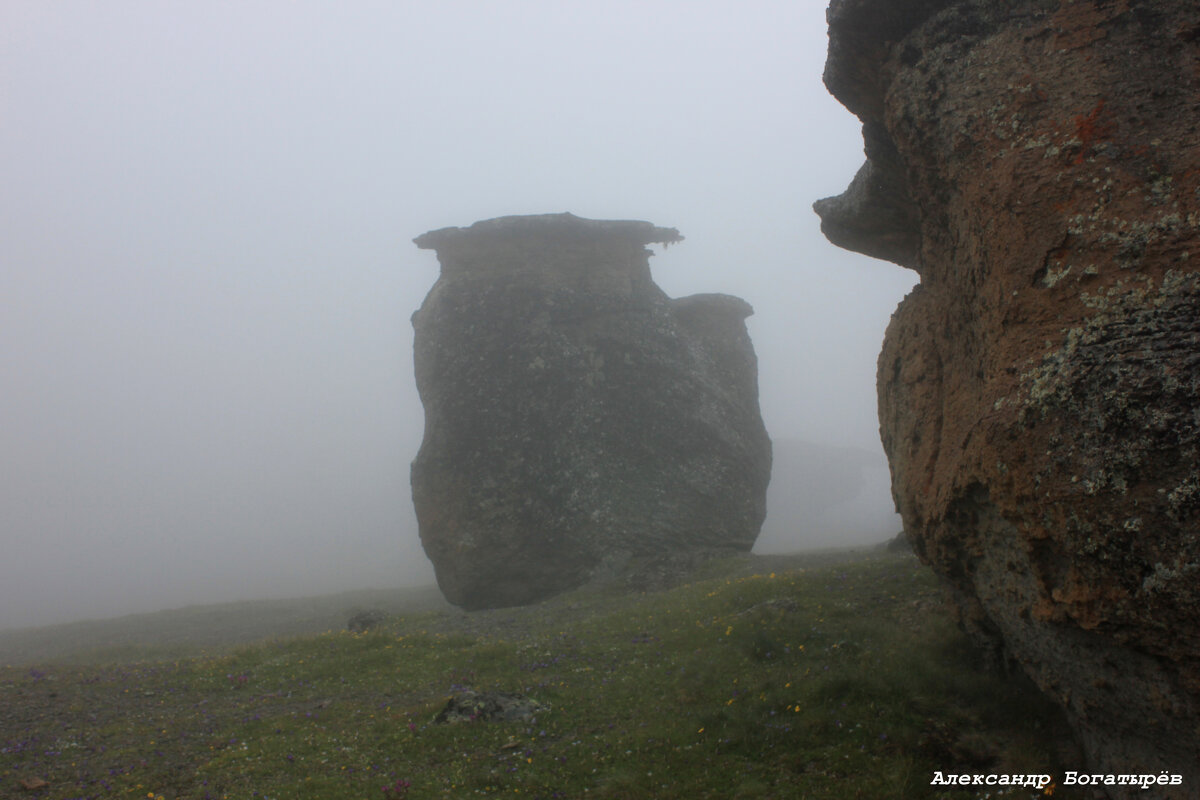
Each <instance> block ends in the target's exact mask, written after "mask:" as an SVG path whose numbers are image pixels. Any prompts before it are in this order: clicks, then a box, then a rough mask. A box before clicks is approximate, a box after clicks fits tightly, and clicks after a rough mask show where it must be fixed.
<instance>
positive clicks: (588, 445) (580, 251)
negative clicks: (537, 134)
mask: <svg viewBox="0 0 1200 800" xmlns="http://www.w3.org/2000/svg"><path fill="white" fill-rule="evenodd" d="M681 239H682V237H681V236H680V235H679V233H678V231H676V230H674V229H673V228H660V227H656V226H654V225H651V224H650V223H648V222H638V221H605V220H587V219H580V218H579V217H576V216H573V215H571V214H547V215H538V216H528V217H502V218H499V219H494V220H487V221H484V222H479V223H476V224H474V225H472V226H471V227H469V228H445V229H442V230H438V231H433V232H431V233H427V234H424V235H422V236H420V237H418V238H417V239H416V243H417V245H418V246H420V247H424V248H431V249H434V250H436V251H437V254H438V260H439V262H440V263H441V276H440V277H439V279H438V281H437V283H436V284H435V285H434V287H433V289H432V290H431V291H430V293H429V296H428V297H427V298H426V299H425V302H424V304H423V305H422V306H421V309H420V310H419V311H418V312H417V313H416V314H415V315H413V326H414V329H415V345H414V354H415V364H416V377H417V388H418V390H419V391H420V394H421V400H422V403H423V404H424V406H425V438H424V441H423V443H422V445H421V450H420V452H419V454H418V455H417V458H416V460H415V461H414V463H413V469H412V488H413V501H414V504H415V506H416V511H417V518H418V522H419V525H420V533H421V541H422V544H423V545H424V547H425V551H426V553H427V554H428V555H429V558H430V560H431V561H432V562H433V564H434V568H435V570H436V572H437V578H438V584H439V585H440V586H441V588H442V591H443V593H444V594H445V595H446V597H447V598H448V599H449V600H450V601H451V602H453V603H455V604H457V605H460V606H463V607H465V608H468V609H477V608H494V607H501V606H511V605H521V604H526V603H532V602H536V601H538V600H541V599H544V598H546V597H549V596H551V595H553V594H555V593H558V592H561V591H564V590H566V589H570V588H573V587H576V586H579V585H580V584H582V583H584V582H585V581H587V580H589V579H590V578H591V577H592V576H593V575H594V574H596V573H597V571H598V570H599V571H605V570H609V569H610V568H612V567H613V565H616V564H620V563H622V562H625V561H628V560H629V559H636V558H639V557H643V558H644V557H657V556H669V555H672V554H681V553H695V552H697V551H706V552H710V551H722V550H724V551H748V550H749V549H750V548H751V547H752V546H753V544H754V540H755V538H756V537H757V536H758V532H759V529H760V528H761V526H762V522H763V518H764V516H765V514H766V487H767V482H768V480H769V478H770V469H771V444H770V440H769V439H768V438H767V433H766V430H765V428H764V427H763V423H762V418H761V415H760V413H759V408H758V371H757V362H756V359H755V356H754V349H753V347H752V345H751V343H750V337H749V334H748V333H747V331H746V324H745V319H746V317H748V316H750V314H751V313H753V312H752V309H751V308H750V305H749V304H748V303H746V302H745V301H743V300H741V299H739V298H736V297H730V296H728V295H696V296H693V297H685V298H680V299H675V300H673V299H671V298H668V297H667V296H666V295H665V294H664V293H663V292H662V290H661V289H659V287H658V286H657V285H655V283H654V281H653V280H652V279H651V276H650V266H649V263H650V262H649V258H650V255H651V252H650V251H649V250H647V249H646V245H647V244H650V243H654V242H658V243H663V244H670V243H674V242H678V241H680V240H681Z"/></svg>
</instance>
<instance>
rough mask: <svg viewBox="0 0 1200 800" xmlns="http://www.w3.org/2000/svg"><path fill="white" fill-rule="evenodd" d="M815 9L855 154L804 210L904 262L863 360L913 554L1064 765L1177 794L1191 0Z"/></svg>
mask: <svg viewBox="0 0 1200 800" xmlns="http://www.w3.org/2000/svg"><path fill="white" fill-rule="evenodd" d="M829 23H830V48H829V61H828V63H827V66H826V73H825V80H826V84H827V85H828V86H829V88H830V90H831V91H832V92H833V93H834V94H835V95H836V96H837V97H838V98H839V99H840V100H841V101H842V102H843V103H844V104H845V105H846V106H847V107H848V108H849V109H850V110H851V111H853V112H854V113H855V114H856V115H858V116H859V117H860V118H861V120H862V122H863V132H864V139H865V141H866V151H867V158H868V161H867V164H866V165H865V166H864V167H863V169H862V170H861V171H860V172H859V174H858V176H857V177H856V178H855V179H854V181H853V183H852V184H851V187H850V189H849V190H847V192H846V193H845V194H843V195H842V196H841V197H837V198H830V199H827V200H822V201H820V202H818V203H817V204H816V209H817V212H818V213H819V214H820V215H821V217H822V223H823V225H822V226H823V229H824V230H825V232H826V234H827V235H828V237H829V238H830V240H831V241H833V242H835V243H837V244H840V245H842V246H844V247H848V248H850V249H854V250H858V251H861V252H863V253H867V254H870V255H874V256H878V257H881V258H886V259H889V260H892V261H895V262H896V263H898V264H901V265H903V266H906V267H910V268H912V269H915V270H916V271H917V272H918V273H919V274H920V277H921V281H920V285H919V286H918V287H917V288H916V289H915V290H914V291H913V292H912V294H910V295H909V296H908V297H907V298H906V299H905V300H904V301H903V303H902V304H901V305H900V307H899V309H898V310H897V311H896V314H895V316H894V317H893V319H892V322H891V325H890V327H889V329H888V333H887V337H886V341H885V343H884V347H883V353H882V354H881V356H880V359H879V407H880V421H881V427H882V435H883V442H884V447H885V450H886V451H887V454H888V458H889V460H890V463H891V468H892V474H893V492H894V495H895V497H896V501H897V503H898V506H899V510H900V512H901V514H902V515H903V518H904V525H905V528H906V530H907V532H908V535H909V537H910V539H911V540H912V542H913V545H914V548H915V549H916V551H917V553H918V554H919V555H920V557H921V558H922V559H923V560H925V561H926V562H927V563H929V564H930V565H932V566H933V568H934V569H935V570H936V571H937V572H938V573H939V574H940V575H941V576H942V577H943V578H944V579H945V580H946V582H947V583H948V584H949V586H951V587H952V589H953V592H954V593H955V595H956V597H957V599H958V605H959V608H960V610H961V614H962V619H963V621H964V623H965V625H966V626H967V627H968V628H969V630H971V631H972V632H973V633H974V634H975V636H976V637H977V639H978V640H979V641H980V642H981V643H983V644H984V645H985V646H986V647H988V648H990V649H991V651H992V652H993V654H994V655H995V656H996V657H997V658H998V659H1003V660H1010V661H1011V662H1015V663H1016V664H1019V665H1020V666H1021V667H1022V668H1023V669H1024V670H1025V671H1026V672H1028V673H1029V674H1030V675H1031V676H1032V677H1033V678H1034V680H1035V681H1036V682H1037V683H1038V684H1039V685H1040V686H1041V687H1042V688H1043V689H1044V690H1045V691H1046V692H1047V693H1049V694H1050V695H1051V696H1053V697H1055V698H1057V699H1058V700H1059V702H1061V704H1062V705H1063V707H1064V708H1065V709H1066V710H1067V712H1068V715H1069V717H1070V718H1071V719H1072V721H1073V722H1074V724H1075V726H1076V728H1077V730H1078V731H1079V733H1080V736H1081V738H1082V741H1083V744H1084V746H1085V749H1086V750H1087V752H1088V755H1089V756H1090V758H1091V760H1092V763H1091V764H1090V765H1088V768H1089V769H1091V770H1092V771H1095V772H1103V773H1112V774H1152V773H1153V774H1155V775H1157V774H1159V773H1160V772H1161V771H1166V772H1168V773H1172V774H1176V775H1182V776H1184V777H1183V780H1184V787H1183V788H1180V787H1178V786H1174V787H1173V786H1158V787H1156V788H1155V792H1156V794H1155V796H1156V797H1171V798H1176V797H1178V798H1183V797H1195V796H1196V795H1195V792H1197V791H1200V758H1197V753H1200V269H1198V268H1200V146H1198V143H1200V6H1198V5H1197V4H1196V3H1195V2H1193V0H1159V1H1158V2H1137V1H1136V0H1112V1H1111V2H1100V1H1099V0H1074V1H1073V0H1061V2H1059V1H1058V0H1013V1H1011V2H1009V1H1007V0H1006V2H995V1H988V0H835V1H834V2H833V4H832V6H831V7H830V10H829ZM1105 789H1106V790H1107V791H1109V792H1110V794H1111V795H1112V796H1114V797H1126V796H1130V797H1131V796H1139V797H1140V796H1144V795H1143V793H1141V790H1140V789H1137V788H1130V787H1128V786H1126V787H1121V786H1107V787H1105Z"/></svg>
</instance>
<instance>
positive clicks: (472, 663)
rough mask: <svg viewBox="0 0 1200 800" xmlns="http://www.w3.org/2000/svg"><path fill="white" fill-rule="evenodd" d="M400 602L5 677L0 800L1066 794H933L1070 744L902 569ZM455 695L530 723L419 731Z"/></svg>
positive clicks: (779, 572)
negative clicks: (285, 630)
mask: <svg viewBox="0 0 1200 800" xmlns="http://www.w3.org/2000/svg"><path fill="white" fill-rule="evenodd" d="M248 608H252V606H248ZM412 608H413V609H414V610H412V611H405V610H404V609H402V608H400V609H389V610H392V611H393V614H392V615H391V616H389V617H388V618H387V620H386V621H385V622H383V623H382V624H380V625H379V626H377V627H375V628H373V629H371V630H369V631H367V632H363V633H351V632H348V631H346V630H342V629H335V628H333V627H331V628H330V629H329V630H327V631H325V632H321V633H310V634H303V635H289V636H286V637H281V636H275V637H270V638H260V639H259V640H258V641H255V642H253V643H245V642H243V643H240V644H235V645H229V644H225V645H222V644H220V643H217V644H213V645H211V646H209V645H206V646H205V647H204V648H203V649H201V648H199V647H196V646H195V645H191V646H184V645H182V644H180V643H179V642H167V643H165V644H163V645H162V646H161V647H156V646H154V645H152V644H149V645H148V644H141V645H137V646H136V647H135V646H133V645H128V646H125V645H123V646H122V647H120V648H117V649H116V650H109V651H105V650H103V649H101V650H96V649H92V650H90V652H91V657H89V658H80V657H67V656H66V655H63V656H62V657H61V658H58V659H56V660H54V661H52V662H50V663H36V664H30V663H22V664H20V665H16V664H14V665H10V666H6V667H2V668H0V797H3V798H26V797H28V798H52V799H53V800H68V799H69V798H146V799H148V800H161V799H162V798H166V799H167V800H175V799H176V798H180V799H182V798H188V799H189V800H193V799H194V800H201V799H204V800H208V799H210V798H239V800H241V799H245V800H250V799H252V798H258V799H260V800H267V799H268V798H270V799H271V800H276V799H278V800H306V799H310V800H318V799H319V800H339V799H341V798H347V799H349V798H354V800H362V799H364V798H366V799H373V800H395V799H396V798H410V799H412V800H418V799H419V798H446V797H448V798H455V797H476V796H495V797H502V796H503V797H523V798H544V799H547V800H548V799H549V798H585V797H586V798H679V799H680V800H682V799H683V798H688V800H692V799H693V798H821V799H822V800H826V799H830V800H837V798H927V797H946V798H992V797H995V798H999V797H1012V798H1029V797H1043V796H1048V795H1049V794H1050V793H1051V792H1052V793H1053V794H1054V796H1055V797H1059V798H1062V797H1068V798H1070V797H1073V796H1078V795H1072V794H1071V793H1070V792H1068V791H1066V790H1065V789H1064V788H1062V787H1052V788H1050V789H1048V790H1047V791H1046V792H1040V791H1039V792H1035V791H1033V790H1032V789H1029V788H1022V789H1019V790H1017V789H1014V790H1001V789H1000V788H998V787H992V788H991V789H990V791H982V792H981V791H979V790H978V789H975V790H968V789H962V788H955V789H952V790H947V789H945V788H944V787H937V786H931V785H930V781H931V779H932V777H933V774H934V772H935V771H936V770H941V771H943V772H956V773H961V772H970V773H1000V774H1007V773H1050V774H1054V775H1062V774H1063V771H1064V769H1071V768H1077V767H1078V762H1073V761H1072V762H1071V763H1066V764H1063V763H1059V761H1058V759H1068V760H1070V759H1073V758H1074V756H1073V755H1072V751H1071V748H1070V746H1069V744H1068V736H1067V733H1066V731H1065V729H1064V727H1063V724H1062V722H1061V719H1060V718H1059V717H1058V716H1057V715H1056V713H1055V712H1054V711H1053V709H1052V708H1051V707H1050V706H1049V705H1048V704H1047V703H1046V702H1045V701H1043V700H1042V698H1041V697H1040V696H1039V695H1038V694H1037V693H1036V691H1034V690H1033V689H1032V687H1030V686H1029V685H1028V684H1026V683H1024V682H1022V681H1018V680H1007V679H1004V678H1001V677H997V676H992V675H987V674H984V673H983V672H981V671H980V670H979V669H978V667H977V664H976V661H975V655H974V653H973V652H972V651H971V649H970V647H969V646H968V645H967V643H966V641H965V640H964V638H963V637H962V635H961V634H960V633H959V632H958V631H957V630H956V628H955V627H954V625H953V623H952V621H951V619H950V616H949V614H948V612H947V610H946V608H945V607H944V605H943V601H942V595H941V592H940V590H939V589H938V588H937V585H936V583H935V581H934V578H933V576H932V575H931V574H930V573H929V572H928V570H926V569H924V568H922V567H921V566H920V565H919V564H918V562H917V561H916V560H915V559H914V558H912V557H911V556H902V555H893V554H885V553H883V552H882V551H872V552H870V553H864V552H859V553H856V554H847V555H845V557H834V558H830V557H825V558H822V559H812V558H803V557H789V558H783V557H762V558H755V557H750V558H740V559H729V560H726V561H719V562H713V563H711V564H709V565H707V566H706V567H705V568H703V569H702V571H701V573H700V574H698V575H696V576H694V578H693V579H691V580H690V582H688V583H686V584H684V585H680V586H676V587H675V588H672V589H668V590H664V591H660V592H645V593H643V592H636V591H631V590H630V589H629V588H628V587H625V586H622V585H620V584H617V583H610V584H608V585H603V586H593V587H590V588H587V589H583V590H580V591H577V592H574V593H571V594H568V595H565V596H561V597H558V598H555V599H554V600H551V601H549V602H546V603H543V604H541V605H538V606H533V607H527V608H518V609H504V610H497V611H487V612H476V613H473V614H466V613H463V612H460V611H457V610H451V609H446V608H442V609H437V610H421V609H422V608H426V609H428V606H424V607H423V606H421V605H420V604H414V606H413V607H412ZM242 616H243V617H246V616H252V614H251V613H250V611H247V612H246V613H244V614H243V615H242ZM309 616H310V617H311V616H312V615H309ZM344 622H345V618H344V617H343V618H342V624H343V625H344ZM145 624H146V625H150V624H151V622H150V621H149V619H148V620H146V621H145ZM260 633H262V634H263V637H266V633H265V632H262V631H260ZM64 653H65V651H64ZM0 658H3V653H2V651H0ZM465 689H475V690H479V691H502V692H507V693H513V694H520V695H523V696H526V697H529V698H531V699H533V700H535V701H536V702H538V703H539V704H541V705H542V706H544V707H545V710H543V711H541V712H539V713H538V714H537V715H536V717H535V718H533V719H528V720H523V721H514V722H499V721H484V720H477V721H472V722H464V723H458V724H437V723H435V722H434V721H433V720H434V717H435V715H437V713H438V712H439V710H441V709H442V708H443V707H444V706H445V704H446V702H447V699H448V698H449V697H450V696H452V695H454V694H455V693H457V692H461V691H463V690H465Z"/></svg>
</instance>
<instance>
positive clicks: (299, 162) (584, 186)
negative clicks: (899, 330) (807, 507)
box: [0, 0, 915, 627]
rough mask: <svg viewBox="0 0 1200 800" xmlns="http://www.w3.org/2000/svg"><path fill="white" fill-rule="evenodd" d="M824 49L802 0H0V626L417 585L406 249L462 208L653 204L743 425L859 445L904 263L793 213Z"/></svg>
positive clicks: (426, 283)
mask: <svg viewBox="0 0 1200 800" xmlns="http://www.w3.org/2000/svg"><path fill="white" fill-rule="evenodd" d="M825 46H826V37H825V24H824V4H823V3H820V2H816V1H815V0H814V1H812V2H810V1H809V0H804V2H796V0H753V1H752V2H744V3H734V2H700V3H697V2H694V1H693V2H685V1H684V0H679V1H678V2H667V1H665V0H630V1H628V2H626V1H625V0H605V2H602V3H564V2H561V0H555V1H553V2H552V1H550V0H518V1H516V2H513V1H511V0H510V1H508V2H491V1H489V0H457V1H451V2H437V3H429V2H417V1H416V0H391V1H389V2H353V3H336V4H335V3H317V2H281V1H280V2H255V1H254V0H237V2H220V1H219V0H205V1H204V2H196V3H162V2H157V0H145V1H144V2H130V1H128V0H105V2H81V1H78V0H73V1H72V0H67V1H64V2H55V3H40V2H29V3H15V2H10V3H3V4H2V5H0V186H2V187H3V188H2V189H0V375H3V384H2V392H0V627H9V626H23V625H33V624H42V623H47V622H54V621H63V620H67V619H72V618H77V617H93V616H105V615H113V614H122V613H128V612H132V611H142V610H151V609H155V608H160V607H164V606H176V605H182V604H188V603H195V602H204V601H218V600H233V599H246V598H251V597H261V596H279V595H306V594H315V593H324V592H329V591H336V590H340V589H349V588H363V587H367V586H389V585H397V584H399V583H402V582H429V581H431V580H432V569H431V568H430V566H429V564H428V562H427V561H426V559H425V557H424V554H423V553H422V552H421V549H420V544H419V542H418V539H417V534H416V523H415V519H414V518H413V512H412V505H411V497H410V492H409V484H408V469H409V463H410V461H411V460H412V458H413V456H414V455H415V454H416V450H417V447H418V445H419V443H420V437H421V428H422V411H421V407H420V404H419V402H418V400H417V396H416V390H415V387H414V382H413V377H412V327H411V323H410V321H409V317H410V315H411V314H412V312H413V311H414V310H416V308H417V307H418V306H419V305H420V303H421V300H422V298H423V297H424V296H425V294H426V292H427V291H428V290H429V288H430V286H431V285H432V284H433V282H434V280H435V279H436V277H437V262H436V258H435V256H434V254H433V253H432V252H429V251H421V250H418V249H417V248H416V247H415V246H414V245H413V244H412V243H411V240H412V238H413V237H414V236H417V235H419V234H421V233H423V232H425V231H427V230H431V229H434V228H441V227H445V226H449V225H469V224H471V223H473V222H475V221H477V220H480V219H487V218H491V217H496V216H502V215H507V214H527V213H546V212H561V211H570V212H572V213H574V214H577V215H580V216H584V217H593V218H618V219H644V220H649V221H651V222H653V223H655V224H657V225H664V226H671V227H677V228H678V229H679V230H680V232H681V233H682V234H683V235H684V236H685V237H686V241H685V242H683V243H682V244H680V245H678V246H676V247H672V248H671V249H670V250H669V252H667V253H664V254H661V255H659V256H658V257H656V258H655V259H653V260H652V268H653V270H654V275H655V278H656V280H657V281H658V283H659V285H661V286H662V287H663V288H664V289H665V290H666V291H667V292H668V293H669V294H671V295H673V296H680V295H685V294H691V293H694V292H727V293H731V294H737V295H739V296H741V297H744V298H745V299H747V300H748V301H749V302H750V303H751V304H752V305H753V306H754V307H755V309H756V315H755V316H754V317H752V318H751V320H750V327H751V335H752V336H753V338H754V341H755V345H756V348H757V351H758V356H759V369H760V377H759V380H760V387H761V393H762V405H763V413H764V416H765V417H766V421H767V426H768V428H769V430H770V431H771V433H772V435H773V436H775V437H790V438H798V439H807V440H812V441H817V442H822V443H827V444H833V445H851V446H856V447H861V448H868V449H870V450H872V452H876V453H879V456H878V458H879V463H880V464H882V463H883V457H882V454H881V452H880V447H879V443H878V434H877V421H876V414H875V389H874V373H875V360H876V357H877V355H878V352H879V347H880V343H881V341H882V336H883V330H884V327H885V325H886V324H887V321H888V318H889V316H890V314H891V312H892V310H893V309H894V307H895V305H896V303H897V302H898V301H899V299H900V298H901V297H902V296H903V295H904V293H905V292H906V291H907V290H908V289H909V288H910V287H911V285H912V283H913V281H914V279H915V275H914V274H913V273H911V272H907V271H905V270H902V269H900V268H899V267H895V266H893V265H890V264H885V263H882V262H877V261H872V260H869V259H866V258H863V257H860V256H855V255H853V254H850V253H845V252H843V251H840V250H838V249H836V248H834V247H833V246H831V245H829V244H828V243H827V242H826V241H825V240H824V238H823V237H822V236H821V235H820V232H819V228H818V220H817V218H816V216H815V215H814V214H813V213H812V211H811V210H810V204H811V203H812V201H813V200H815V199H817V198H819V197H823V196H827V195H831V194H837V193H840V192H841V191H842V189H843V188H844V187H845V186H846V184H847V183H848V182H849V181H850V179H851V177H852V176H853V175H854V172H855V171H856V170H857V168H858V166H859V165H860V163H861V161H862V140H861V136H860V133H859V126H858V123H857V120H855V119H854V118H853V117H852V116H851V115H850V114H849V113H848V112H847V111H845V109H843V108H842V107H841V106H840V105H838V104H837V103H836V101H834V100H833V99H832V98H831V97H830V96H829V95H828V94H827V93H826V92H825V89H824V87H823V86H822V84H821V71H822V67H823V63H824V57H825ZM877 495H878V496H877V497H874V496H873V497H872V498H871V499H870V501H869V502H871V503H875V502H878V504H879V505H880V507H886V506H889V505H890V499H889V498H888V497H887V496H886V481H884V485H883V486H882V488H880V489H879V490H878V491H877ZM776 528H778V525H777V526H776ZM846 535H848V536H849V537H850V538H853V532H852V531H851V532H849V533H847V534H846ZM786 545H787V542H786V541H782V542H781V541H780V537H779V535H778V534H776V535H775V537H774V539H773V546H775V547H776V549H779V548H781V547H786Z"/></svg>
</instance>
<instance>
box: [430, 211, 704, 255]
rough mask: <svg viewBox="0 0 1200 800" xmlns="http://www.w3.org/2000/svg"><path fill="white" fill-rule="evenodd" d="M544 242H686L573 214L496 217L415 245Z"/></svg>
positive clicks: (664, 232)
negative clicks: (533, 240) (537, 240)
mask: <svg viewBox="0 0 1200 800" xmlns="http://www.w3.org/2000/svg"><path fill="white" fill-rule="evenodd" d="M534 238H536V239H542V240H547V241H559V242H562V243H565V244H589V243H597V244H598V243H602V242H621V243H624V244H636V245H647V244H651V243H659V244H664V245H669V244H674V243H675V242H681V241H683V237H682V236H680V235H679V231H678V230H676V229H675V228H660V227H658V226H656V225H654V224H653V223H650V222H643V221H641V220H610V219H585V218H583V217H577V216H575V215H574V214H571V213H562V214H528V215H515V216H508V217H496V218H495V219H485V220H482V221H481V222H476V223H475V224H474V225H471V226H470V227H468V228H459V227H450V228H439V229H437V230H434V231H429V232H428V233H423V234H421V235H420V236H418V237H417V238H415V239H413V242H414V243H415V244H416V245H417V247H420V248H421V249H423V250H441V249H443V248H450V247H455V246H458V245H462V244H470V245H473V246H479V245H488V244H502V243H506V242H511V241H514V240H526V241H527V240H530V239H534Z"/></svg>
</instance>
